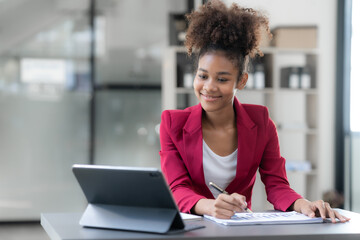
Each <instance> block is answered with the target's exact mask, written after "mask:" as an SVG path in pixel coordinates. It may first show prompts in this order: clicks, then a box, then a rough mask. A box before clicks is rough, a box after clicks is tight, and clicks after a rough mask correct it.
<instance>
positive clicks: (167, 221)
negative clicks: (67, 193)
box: [80, 204, 190, 233]
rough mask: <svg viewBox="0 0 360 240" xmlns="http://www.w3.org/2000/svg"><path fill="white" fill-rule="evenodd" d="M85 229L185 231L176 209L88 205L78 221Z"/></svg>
mask: <svg viewBox="0 0 360 240" xmlns="http://www.w3.org/2000/svg"><path fill="white" fill-rule="evenodd" d="M80 225H82V226H85V227H96V228H109V229H119V230H129V231H141V232H153V233H171V232H173V231H175V232H179V231H181V230H182V231H186V230H190V229H185V226H184V224H183V222H182V220H181V217H180V215H179V213H178V211H177V210H176V209H167V208H144V207H134V206H119V205H107V204H88V206H87V208H86V210H85V212H84V214H83V215H82V217H81V219H80Z"/></svg>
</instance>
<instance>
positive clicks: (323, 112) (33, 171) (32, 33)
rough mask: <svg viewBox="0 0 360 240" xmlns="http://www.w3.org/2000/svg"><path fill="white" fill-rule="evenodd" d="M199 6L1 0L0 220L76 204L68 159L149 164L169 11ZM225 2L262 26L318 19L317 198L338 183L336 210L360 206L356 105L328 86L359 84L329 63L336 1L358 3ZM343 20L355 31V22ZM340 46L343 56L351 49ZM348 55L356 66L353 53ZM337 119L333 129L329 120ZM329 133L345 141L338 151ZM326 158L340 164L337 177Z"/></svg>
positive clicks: (154, 157)
mask: <svg viewBox="0 0 360 240" xmlns="http://www.w3.org/2000/svg"><path fill="white" fill-rule="evenodd" d="M199 2H200V3H201V1H177V0H171V1H169V0H151V1H147V0H137V1H132V0H101V1H89V0H77V1H70V0H52V1H49V0H2V1H0V29H1V31H0V43H1V44H0V110H1V112H0V164H1V165H0V220H1V221H24V220H38V219H39V216H40V213H41V212H54V211H56V212H61V211H81V210H83V209H84V206H85V199H84V197H83V196H82V193H81V191H80V188H79V187H78V185H77V183H76V180H75V179H74V177H73V175H72V172H71V166H72V164H74V163H94V164H111V165H126V166H146V167H147V166H154V167H159V166H160V163H159V155H158V151H159V149H160V145H159V139H158V128H159V123H160V114H161V110H162V99H161V96H162V95H161V91H166V89H162V88H161V81H162V63H163V56H164V52H165V51H166V49H167V48H168V47H169V45H170V42H169V14H170V13H172V14H174V13H178V14H183V13H185V12H188V11H189V8H191V7H194V6H195V7H196V6H197V5H198V4H200V3H199ZM225 2H226V3H228V4H230V3H231V2H232V1H225ZM236 2H238V3H239V4H241V5H242V6H246V7H253V8H255V9H263V10H264V11H265V12H267V13H268V15H269V18H270V24H271V27H272V28H273V27H277V26H284V25H288V26H304V25H315V26H317V28H318V38H317V41H318V42H317V46H318V49H317V52H318V66H317V68H318V74H319V76H320V77H319V79H321V80H320V81H319V82H318V86H317V87H318V102H319V106H321V107H319V108H318V126H319V128H318V131H319V133H318V136H319V141H318V150H319V155H318V156H319V158H318V168H317V178H318V181H317V183H318V185H317V187H318V195H319V197H322V194H323V193H325V192H327V191H331V190H336V189H337V190H339V191H341V192H344V194H345V207H346V208H348V209H351V210H353V211H360V201H359V200H360V192H359V189H360V188H359V185H358V183H359V182H360V181H359V179H358V178H359V177H358V175H357V174H356V172H357V171H359V170H360V166H359V163H358V162H359V158H360V152H359V150H358V149H359V145H360V140H359V139H360V138H359V134H358V132H359V131H360V129H359V125H357V124H358V122H360V119H359V117H358V115H356V114H359V113H358V112H359V110H357V109H356V107H355V108H350V106H356V103H358V102H359V100H358V99H356V98H354V99H353V98H352V99H351V100H352V103H351V105H350V95H347V94H343V95H341V98H340V99H339V96H338V95H339V93H338V92H337V89H338V86H339V85H340V86H343V88H344V89H343V90H344V92H345V93H347V92H349V91H350V90H349V89H352V91H356V86H357V89H359V86H358V85H356V84H358V82H359V80H358V79H359V74H358V73H357V75H356V72H355V70H356V69H353V68H351V74H352V75H351V78H350V76H349V78H348V79H346V78H341V79H339V74H338V71H340V70H339V69H337V65H338V62H337V60H338V58H339V52H338V49H339V44H341V46H343V45H346V43H347V42H349V40H350V36H347V37H345V40H344V42H342V43H339V41H338V40H337V39H338V35H339V32H340V30H341V31H342V30H343V29H342V28H341V26H340V27H339V23H338V20H339V19H338V16H340V14H339V6H340V5H341V6H343V7H344V9H345V10H346V9H347V11H349V7H348V5H346V4H344V3H347V4H350V10H351V2H352V4H353V7H354V8H353V9H355V7H357V8H358V9H360V8H359V6H358V5H359V1H358V0H353V1H336V0H330V1H329V0H316V1H312V0H303V1H286V0H272V1H265V0H256V1H255V0H243V1H236ZM354 11H356V10H354ZM350 13H351V11H350ZM91 16H92V17H91ZM343 17H344V18H346V17H349V15H345V16H343ZM345 23H346V24H348V25H347V26H349V24H350V23H349V22H346V21H345ZM353 24H358V26H359V25H360V23H359V20H353ZM358 29H359V27H358ZM352 33H353V39H355V37H357V38H359V36H358V33H357V31H356V28H355V27H353V31H352ZM357 42H360V41H357ZM354 43H356V41H355V40H353V41H352V44H354ZM351 47H352V49H353V50H352V51H353V52H355V50H356V49H358V47H357V46H355V45H352V46H351ZM348 50H349V49H348ZM343 52H346V51H343ZM350 52H351V50H350ZM346 57H349V55H348V56H345V58H346ZM351 57H352V58H351V64H354V66H356V65H355V64H356V62H359V61H358V60H357V59H356V57H357V56H356V55H355V54H352V55H351ZM349 63H350V62H349ZM343 70H344V69H343ZM346 72H349V75H350V68H348V69H345V70H344V71H343V75H346ZM350 79H351V80H353V82H351V88H350ZM355 95H356V94H354V93H353V92H352V94H351V96H352V97H353V96H355ZM339 101H340V102H341V103H344V106H345V107H344V106H341V107H340V110H341V109H346V108H348V109H349V111H343V110H341V116H340V117H339V116H338V114H340V111H339V108H337V107H336V105H337V103H338V102H339ZM346 104H347V105H346ZM350 109H351V114H350ZM336 116H338V117H339V118H340V119H342V120H343V124H340V125H339V124H337V120H336V119H337V118H336ZM350 116H351V117H352V119H353V120H352V122H351V123H352V125H351V127H350ZM347 123H349V124H347ZM343 126H345V127H344V128H343ZM346 126H348V127H346ZM336 129H340V132H341V133H340V135H337V134H336ZM345 133H346V134H345ZM339 137H340V138H343V139H344V140H343V141H340V143H339V144H340V146H342V145H341V144H343V154H342V155H340V156H339V155H337V151H336V150H337V147H338V142H337V140H338V138H339ZM339 158H340V159H339ZM336 164H340V166H342V167H343V170H344V171H341V172H340V173H339V172H337V171H336V170H337V169H338V166H339V165H336ZM340 169H341V168H340ZM339 178H340V179H343V181H340V184H338V183H337V182H339V181H338V179H339ZM341 183H343V184H341Z"/></svg>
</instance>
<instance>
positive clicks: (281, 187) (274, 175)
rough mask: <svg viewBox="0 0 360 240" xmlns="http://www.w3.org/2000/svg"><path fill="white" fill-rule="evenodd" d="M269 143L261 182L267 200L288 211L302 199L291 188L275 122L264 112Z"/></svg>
mask: <svg viewBox="0 0 360 240" xmlns="http://www.w3.org/2000/svg"><path fill="white" fill-rule="evenodd" d="M264 119H265V122H264V123H265V132H266V136H267V143H266V145H265V149H264V153H263V156H262V159H261V163H260V166H259V172H260V175H261V180H262V182H263V183H264V185H265V190H266V194H267V199H268V201H269V202H270V203H272V204H273V205H274V208H275V209H278V210H281V211H286V210H287V209H288V208H289V207H290V206H291V204H292V203H293V202H295V201H296V200H297V199H299V198H302V196H301V195H299V194H298V193H296V192H295V191H294V190H293V189H291V188H290V185H289V182H288V180H287V176H286V169H285V159H284V158H283V157H281V155H280V146H279V139H278V134H277V131H276V127H275V124H274V122H273V121H272V120H271V119H270V118H269V113H268V110H267V109H265V111H264Z"/></svg>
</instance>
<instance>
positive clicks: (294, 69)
mask: <svg viewBox="0 0 360 240" xmlns="http://www.w3.org/2000/svg"><path fill="white" fill-rule="evenodd" d="M280 71H281V73H280V87H281V88H291V89H299V88H301V89H310V88H314V87H315V86H314V83H313V80H312V79H313V73H312V71H311V68H310V67H309V66H305V67H300V66H291V67H285V68H281V70H280Z"/></svg>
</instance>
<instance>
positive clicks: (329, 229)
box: [41, 210, 360, 240]
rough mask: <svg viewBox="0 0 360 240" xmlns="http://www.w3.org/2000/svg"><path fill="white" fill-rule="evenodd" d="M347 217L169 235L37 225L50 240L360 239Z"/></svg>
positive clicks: (44, 221)
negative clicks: (341, 220) (330, 221)
mask: <svg viewBox="0 0 360 240" xmlns="http://www.w3.org/2000/svg"><path fill="white" fill-rule="evenodd" d="M339 211H340V212H341V213H342V214H343V215H345V216H347V217H350V218H351V220H350V222H347V223H337V224H332V223H319V224H289V225H253V226H222V225H218V224H216V223H214V222H211V221H208V220H193V221H186V224H196V225H204V226H206V228H202V229H198V230H194V231H190V232H186V233H181V234H173V235H160V234H151V233H140V232H129V231H117V230H104V229H95V228H84V227H82V226H80V225H79V220H80V217H81V213H46V214H42V215H41V225H42V226H43V228H44V229H45V231H46V232H47V234H48V235H49V236H50V238H51V239H59V240H60V239H61V240H70V239H71V240H80V239H81V240H83V239H112V240H114V239H153V240H155V239H188V240H198V239H226V240H230V239H231V240H235V239H251V240H260V239H266V240H285V239H286V240H300V239H306V240H313V239H314V240H320V239H322V240H324V239H326V240H335V239H336V240H347V239H360V214H357V213H354V212H349V211H345V210H339Z"/></svg>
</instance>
